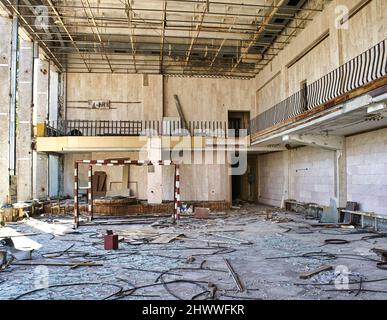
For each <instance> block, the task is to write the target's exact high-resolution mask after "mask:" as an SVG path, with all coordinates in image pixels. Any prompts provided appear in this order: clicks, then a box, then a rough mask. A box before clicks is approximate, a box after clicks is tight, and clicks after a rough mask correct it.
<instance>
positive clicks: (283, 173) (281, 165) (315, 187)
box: [258, 147, 335, 206]
mask: <svg viewBox="0 0 387 320" xmlns="http://www.w3.org/2000/svg"><path fill="white" fill-rule="evenodd" d="M258 159H259V160H258V161H259V178H258V181H259V182H258V183H259V194H260V197H259V201H260V202H262V203H265V204H269V205H274V206H280V205H281V202H282V200H286V199H295V200H298V201H302V202H314V203H318V204H320V205H329V202H330V199H331V198H333V197H335V153H334V152H333V151H328V150H323V149H319V148H313V147H304V148H298V149H294V150H289V151H284V152H276V153H270V154H267V155H262V156H259V158H258ZM287 190H288V195H289V196H286V194H285V192H286V191H287Z"/></svg>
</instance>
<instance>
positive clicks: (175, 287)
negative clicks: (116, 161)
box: [0, 205, 387, 300]
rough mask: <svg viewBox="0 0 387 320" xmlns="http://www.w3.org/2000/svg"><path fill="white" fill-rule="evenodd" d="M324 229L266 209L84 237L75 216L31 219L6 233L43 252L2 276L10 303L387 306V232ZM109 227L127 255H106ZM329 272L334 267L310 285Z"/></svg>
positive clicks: (88, 229)
mask: <svg viewBox="0 0 387 320" xmlns="http://www.w3.org/2000/svg"><path fill="white" fill-rule="evenodd" d="M314 222H316V221H310V220H304V219H303V217H302V216H301V215H298V214H292V213H287V212H283V211H281V210H279V209H278V210H277V209H273V208H268V207H264V206H257V205H247V206H243V207H242V208H241V210H233V211H230V212H226V213H224V214H211V216H210V218H209V219H203V220H201V219H194V218H192V217H183V218H182V220H181V221H180V223H179V224H178V225H171V224H170V219H169V218H155V217H153V218H147V219H145V218H142V219H139V218H126V219H124V218H114V219H113V218H111V219H106V218H103V220H102V219H97V220H95V221H94V222H93V223H91V224H88V225H86V226H81V227H80V228H79V229H77V230H74V229H72V219H71V217H53V216H51V217H50V216H45V217H40V218H38V219H37V218H35V219H32V218H31V219H26V220H23V221H20V222H17V223H12V224H9V225H7V226H6V227H4V228H0V238H2V237H6V236H13V238H12V239H13V241H14V243H15V246H16V247H17V248H19V249H20V248H23V247H24V249H26V248H27V247H28V248H33V249H34V251H33V253H32V260H28V261H13V262H12V263H11V264H10V265H9V266H8V267H7V268H6V269H3V270H2V271H0V299H2V300H5V299H60V300H66V299H78V300H85V299H92V300H93V299H98V300H102V299H106V300H113V299H122V300H134V299H141V300H143V299H161V300H164V299H165V300H169V299H197V300H204V299H207V300H212V299H218V300H224V299H227V300H230V299H313V300H315V299H359V300H364V299H386V298H387V285H386V284H387V271H386V270H383V269H379V268H377V266H376V265H377V262H378V261H380V258H379V257H378V256H377V255H376V254H375V253H374V252H373V251H372V250H371V249H373V248H381V249H383V248H384V249H386V248H387V239H386V237H385V235H384V234H377V233H374V232H373V231H370V230H359V229H343V228H325V227H312V226H311V224H312V223H314ZM106 230H113V232H114V233H115V234H118V235H119V239H120V242H119V249H118V250H116V251H105V250H104V244H103V235H104V234H105V233H106ZM327 239H341V240H347V241H345V243H343V244H330V243H329V241H328V243H326V242H325V240H327ZM169 241H170V242H169ZM0 248H1V247H0ZM227 262H229V264H230V266H231V269H232V270H230V268H229V267H228V266H227ZM85 264H86V265H85ZM324 265H328V266H332V270H328V271H325V272H322V273H318V274H316V275H314V276H311V277H310V278H308V279H305V280H302V279H300V274H301V273H303V272H308V271H314V270H315V269H317V268H319V267H321V266H324ZM232 271H234V272H235V274H234V276H232ZM238 286H239V287H240V286H241V288H238Z"/></svg>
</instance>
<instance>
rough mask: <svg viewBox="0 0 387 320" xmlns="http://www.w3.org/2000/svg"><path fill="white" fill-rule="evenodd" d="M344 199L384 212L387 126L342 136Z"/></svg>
mask: <svg viewBox="0 0 387 320" xmlns="http://www.w3.org/2000/svg"><path fill="white" fill-rule="evenodd" d="M346 144H347V165H348V167H347V170H348V180H347V189H348V201H355V202H358V203H360V209H361V210H363V211H370V212H377V213H379V214H386V215H387V129H382V130H378V131H373V132H369V133H365V134H361V135H356V136H353V137H349V138H347V139H346Z"/></svg>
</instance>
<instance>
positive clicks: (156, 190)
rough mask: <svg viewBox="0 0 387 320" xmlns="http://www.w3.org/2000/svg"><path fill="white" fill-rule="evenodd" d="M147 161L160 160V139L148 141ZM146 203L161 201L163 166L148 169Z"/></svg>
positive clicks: (153, 138)
mask: <svg viewBox="0 0 387 320" xmlns="http://www.w3.org/2000/svg"><path fill="white" fill-rule="evenodd" d="M148 157H149V160H153V161H158V160H161V138H159V137H151V138H149V139H148ZM147 198H148V203H154V204H160V203H162V201H163V166H157V165H156V166H154V167H148V189H147Z"/></svg>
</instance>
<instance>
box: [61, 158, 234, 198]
mask: <svg viewBox="0 0 387 320" xmlns="http://www.w3.org/2000/svg"><path fill="white" fill-rule="evenodd" d="M196 156H198V155H196ZM114 158H116V159H117V158H130V159H132V160H137V159H141V160H144V159H145V158H144V157H143V156H140V155H139V153H136V152H109V153H104V152H88V153H69V154H65V156H64V193H65V195H69V196H72V195H73V188H74V187H73V186H74V175H73V172H74V161H75V160H88V159H92V160H104V159H114ZM192 159H194V158H192ZM93 170H94V171H104V172H106V173H107V187H108V189H109V186H110V182H113V181H115V182H117V181H122V179H123V168H122V167H106V166H98V167H97V166H95V167H94V169H93ZM174 174H175V171H174V167H173V166H165V167H162V181H161V183H162V185H161V188H162V193H163V199H162V200H169V201H172V200H173V199H174ZM180 176H181V182H180V183H181V187H180V188H181V200H182V201H223V200H225V201H230V192H231V191H230V176H229V175H228V165H225V164H223V165H222V164H211V165H210V164H208V165H206V164H192V165H182V166H181V167H180ZM148 179H149V175H148V168H147V167H141V166H130V178H129V180H130V182H134V183H136V184H137V187H138V192H137V198H138V199H143V200H146V199H148V195H147V191H148ZM79 181H80V185H81V186H86V185H87V165H80V170H79ZM134 185H135V184H131V185H130V187H131V189H133V191H135V187H134Z"/></svg>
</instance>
